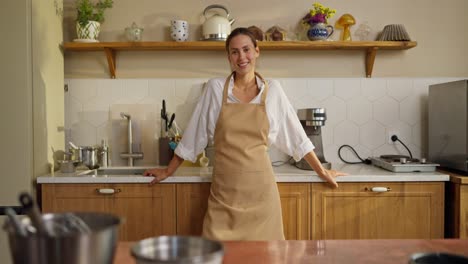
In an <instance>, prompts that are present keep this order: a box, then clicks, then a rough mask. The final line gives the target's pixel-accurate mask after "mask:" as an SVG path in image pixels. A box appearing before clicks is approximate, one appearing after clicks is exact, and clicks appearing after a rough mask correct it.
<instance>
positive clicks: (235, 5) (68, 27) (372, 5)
mask: <svg viewBox="0 0 468 264" xmlns="http://www.w3.org/2000/svg"><path fill="white" fill-rule="evenodd" d="M313 2H314V1H308V0H295V1H279V0H258V1H245V0H241V1H228V0H220V1H215V2H213V1H167V0H138V1H133V0H119V1H114V7H113V8H112V9H110V10H107V11H106V21H105V22H104V23H103V25H102V33H101V37H100V39H101V41H121V40H123V37H124V35H123V32H124V29H125V27H128V26H130V25H131V24H132V22H133V21H135V22H136V23H137V24H138V25H140V26H142V27H144V33H143V40H144V41H170V40H171V39H170V37H169V23H170V20H171V19H173V18H179V19H185V20H187V21H188V22H189V24H190V31H191V32H190V33H191V37H190V40H192V41H196V40H199V39H200V38H201V25H202V23H203V22H204V18H203V16H202V12H203V10H204V8H205V7H206V6H208V5H209V4H213V3H220V4H223V5H225V6H226V7H227V8H228V9H229V10H230V12H231V16H232V17H233V18H236V19H237V20H236V22H235V24H234V27H238V26H250V25H256V26H259V27H260V28H261V29H262V30H264V31H266V30H267V29H268V28H270V27H271V26H274V25H279V26H281V27H283V28H285V29H286V30H288V31H289V32H290V34H289V37H290V38H295V33H297V32H299V30H298V28H299V29H300V27H298V22H299V21H300V19H301V18H302V17H303V16H304V15H305V14H306V13H307V11H308V10H309V9H310V8H311V7H312V4H313ZM319 2H321V3H322V4H324V5H326V6H329V7H332V8H335V9H336V10H337V14H336V16H335V17H334V18H332V19H331V20H330V23H331V24H332V25H334V22H335V20H336V19H337V18H338V17H339V16H341V15H342V14H344V13H351V14H352V15H354V17H355V18H356V21H357V24H356V25H355V26H353V27H352V28H351V31H352V33H354V32H355V31H356V29H357V28H358V27H359V25H360V24H362V23H363V22H366V21H367V23H368V25H369V26H370V27H371V28H372V34H371V36H375V35H376V34H377V32H379V31H380V30H382V29H383V27H384V26H385V25H387V24H404V26H405V28H406V29H407V31H408V33H409V34H410V36H411V38H412V40H414V41H417V42H418V46H417V47H415V48H413V49H410V50H407V51H378V52H377V58H376V61H375V65H374V72H373V76H374V77H459V76H467V75H468V60H466V59H463V58H466V57H468V49H467V48H466V47H467V46H468V31H467V30H466V25H468V16H466V10H468V1H466V0H447V1H444V2H443V3H441V2H440V1H435V0H429V1H428V0H412V1H406V0H390V1H384V0H379V1H375V0H353V1H340V0H326V1H319ZM64 4H65V7H66V8H65V11H66V12H65V21H64V40H65V41H71V40H73V39H74V38H76V35H75V30H74V21H73V20H74V19H75V17H76V14H75V10H74V8H73V5H74V1H73V0H65V2H64ZM338 33H339V30H337V34H335V35H334V36H333V38H334V39H337V38H338V37H339V34H338ZM301 36H302V35H301ZM353 38H355V36H354V35H353ZM355 39H356V38H355ZM364 56H365V53H364V52H348V51H293V52H291V51H264V52H262V54H261V59H260V68H259V71H260V72H262V73H263V75H264V76H267V77H274V78H290V77H303V78H312V77H315V78H324V77H325V78H332V77H340V78H341V77H363V76H365V72H364V71H365V70H364ZM65 58H66V61H67V63H66V64H65V75H66V77H67V78H108V76H109V75H108V71H107V66H106V57H105V55H104V53H103V52H91V53H66V55H65ZM227 71H229V66H228V63H227V61H226V60H225V53H224V52H221V51H220V52H202V51H200V52H180V51H172V52H166V51H159V52H154V51H153V52H151V51H150V52H118V53H117V76H118V78H210V77H213V76H224V75H226V72H227Z"/></svg>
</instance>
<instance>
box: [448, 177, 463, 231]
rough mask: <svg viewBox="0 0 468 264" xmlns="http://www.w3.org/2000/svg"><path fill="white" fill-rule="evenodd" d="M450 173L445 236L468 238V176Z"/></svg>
mask: <svg viewBox="0 0 468 264" xmlns="http://www.w3.org/2000/svg"><path fill="white" fill-rule="evenodd" d="M446 173H448V174H450V182H448V183H447V184H446V187H445V237H446V238H461V239H466V238H468V177H466V176H462V175H459V174H455V173H452V172H446Z"/></svg>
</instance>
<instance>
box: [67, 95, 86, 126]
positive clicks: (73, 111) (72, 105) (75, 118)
mask: <svg viewBox="0 0 468 264" xmlns="http://www.w3.org/2000/svg"><path fill="white" fill-rule="evenodd" d="M82 110H83V106H82V105H81V103H80V102H79V101H78V100H76V99H75V98H73V97H71V96H69V95H67V94H66V95H65V128H67V129H69V128H71V127H72V125H73V124H74V123H77V122H79V120H80V117H79V113H80V112H81V111H82Z"/></svg>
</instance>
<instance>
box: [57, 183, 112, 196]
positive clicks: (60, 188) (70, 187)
mask: <svg viewBox="0 0 468 264" xmlns="http://www.w3.org/2000/svg"><path fill="white" fill-rule="evenodd" d="M50 188H51V189H52V190H53V193H54V195H55V197H56V198H67V197H73V198H95V197H101V196H103V194H100V193H99V191H98V190H99V189H113V187H112V184H53V185H51V186H50Z"/></svg>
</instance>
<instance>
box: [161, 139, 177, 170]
mask: <svg viewBox="0 0 468 264" xmlns="http://www.w3.org/2000/svg"><path fill="white" fill-rule="evenodd" d="M170 141H171V139H170V138H168V137H161V138H159V165H161V166H167V165H169V162H170V161H171V159H172V157H173V156H174V151H173V150H172V149H171V148H170V147H169V142H170Z"/></svg>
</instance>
